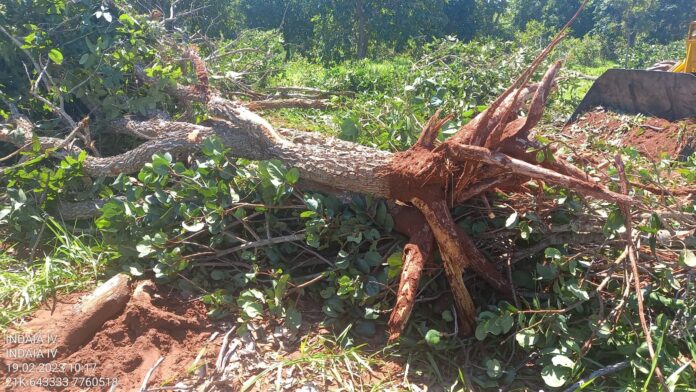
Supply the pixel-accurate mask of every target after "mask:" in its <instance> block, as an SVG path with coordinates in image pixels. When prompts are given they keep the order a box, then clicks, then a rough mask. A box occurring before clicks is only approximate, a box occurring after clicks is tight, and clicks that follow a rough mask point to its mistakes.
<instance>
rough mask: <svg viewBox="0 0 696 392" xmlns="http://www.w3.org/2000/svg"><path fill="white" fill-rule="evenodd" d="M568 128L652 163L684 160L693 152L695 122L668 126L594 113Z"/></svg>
mask: <svg viewBox="0 0 696 392" xmlns="http://www.w3.org/2000/svg"><path fill="white" fill-rule="evenodd" d="M636 119H639V121H635V120H636ZM572 128H575V129H578V130H581V131H583V132H582V133H594V134H595V135H596V136H598V137H600V138H601V139H603V140H605V141H606V142H608V143H611V144H614V145H620V146H631V147H634V148H635V149H637V150H638V151H639V152H640V153H641V154H643V155H645V156H647V157H648V158H650V159H652V160H659V159H660V156H661V155H662V154H668V155H669V156H671V157H673V158H679V157H687V156H689V155H690V154H693V153H694V151H695V150H696V119H685V120H682V121H677V122H670V121H668V120H665V119H661V118H656V117H642V118H640V117H634V116H630V117H629V116H620V115H617V114H614V113H610V112H604V111H595V112H589V113H586V114H584V115H583V116H582V117H581V118H580V119H579V120H578V121H577V122H575V123H573V124H572V125H571V129H572ZM578 136H581V135H578Z"/></svg>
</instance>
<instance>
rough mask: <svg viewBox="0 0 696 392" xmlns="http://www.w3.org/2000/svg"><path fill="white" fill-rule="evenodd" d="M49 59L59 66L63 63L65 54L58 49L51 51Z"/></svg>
mask: <svg viewBox="0 0 696 392" xmlns="http://www.w3.org/2000/svg"><path fill="white" fill-rule="evenodd" d="M48 58H50V59H51V60H52V61H53V62H54V63H56V64H58V65H60V64H62V63H63V53H61V52H60V50H58V49H51V50H50V51H49V52H48Z"/></svg>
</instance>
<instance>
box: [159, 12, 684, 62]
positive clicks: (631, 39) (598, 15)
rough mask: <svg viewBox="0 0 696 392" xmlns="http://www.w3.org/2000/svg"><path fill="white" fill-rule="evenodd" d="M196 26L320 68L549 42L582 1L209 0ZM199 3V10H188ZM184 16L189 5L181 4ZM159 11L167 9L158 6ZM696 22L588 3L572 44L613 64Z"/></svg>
mask: <svg viewBox="0 0 696 392" xmlns="http://www.w3.org/2000/svg"><path fill="white" fill-rule="evenodd" d="M186 1H188V2H191V3H192V4H191V5H190V7H189V8H197V7H205V8H204V9H202V10H201V11H202V12H200V13H199V14H198V17H197V20H196V21H195V23H196V24H200V25H199V26H198V27H200V28H201V29H203V30H206V31H207V32H208V34H210V35H224V36H226V37H227V38H229V37H230V35H233V34H236V33H238V32H239V31H241V30H243V29H249V28H253V29H262V30H268V29H279V30H281V31H282V34H283V38H284V43H285V49H286V52H287V53H288V55H291V54H293V53H298V52H299V53H301V54H303V55H309V56H312V57H319V58H321V59H323V60H324V61H339V60H345V59H348V58H363V57H377V56H380V55H381V54H390V53H393V52H394V51H397V52H401V51H404V50H406V49H408V48H409V47H412V46H417V45H419V44H421V43H422V42H423V41H427V40H430V39H433V38H441V37H446V36H456V37H457V38H459V39H461V40H465V41H467V40H471V39H475V38H482V37H495V38H509V39H512V38H514V37H515V36H517V35H518V34H519V32H520V31H524V30H527V28H528V27H529V26H530V23H531V26H532V27H534V28H537V29H539V28H540V27H541V30H542V31H543V32H545V34H547V35H550V34H551V33H552V32H553V31H554V30H555V29H557V28H560V27H561V26H562V25H563V24H564V23H565V22H566V21H567V20H568V19H570V17H571V16H572V15H573V14H574V13H575V11H576V10H577V8H578V6H579V5H580V3H581V1H580V0H410V1H403V0H232V1H228V0H224V1H221V0H214V1H206V2H203V3H201V2H200V0H186ZM196 2H198V4H193V3H196ZM178 7H179V8H181V9H185V8H187V7H186V6H184V5H183V4H182V5H179V6H178ZM162 10H163V11H165V13H166V10H167V6H166V5H165V4H162ZM692 19H696V2H694V1H693V0H591V1H590V2H589V4H588V7H587V10H586V11H585V12H584V13H583V14H582V16H581V17H580V18H579V19H578V21H576V22H575V24H574V25H573V32H572V34H573V35H574V36H576V37H583V36H586V35H588V34H589V35H593V36H597V37H600V38H601V44H602V51H603V54H604V55H605V56H606V57H607V58H610V59H611V57H612V56H613V55H614V56H615V55H616V53H617V49H619V48H631V47H633V46H634V45H635V44H636V43H637V42H639V41H640V42H648V43H659V44H664V43H668V42H672V41H675V40H679V39H682V38H684V36H685V34H686V28H687V25H688V23H689V22H690V21H691V20H692Z"/></svg>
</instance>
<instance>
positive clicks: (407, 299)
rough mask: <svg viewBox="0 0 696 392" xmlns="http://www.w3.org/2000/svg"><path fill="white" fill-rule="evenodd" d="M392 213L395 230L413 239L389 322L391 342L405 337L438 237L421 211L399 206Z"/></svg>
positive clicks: (404, 256)
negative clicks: (427, 264)
mask: <svg viewBox="0 0 696 392" xmlns="http://www.w3.org/2000/svg"><path fill="white" fill-rule="evenodd" d="M391 213H392V215H394V220H395V223H396V227H395V229H396V230H397V231H399V232H401V233H403V234H406V235H408V237H409V240H408V244H406V246H405V247H404V252H403V267H402V270H401V280H400V281H399V290H398V291H397V296H396V304H395V305H394V310H392V313H391V316H390V317H389V322H388V325H389V340H395V339H397V338H398V337H399V336H401V333H402V332H403V330H404V328H406V323H407V321H408V319H409V317H410V316H411V311H413V305H414V304H415V302H416V294H417V293H418V283H419V281H420V277H421V274H422V272H423V267H424V266H425V263H426V262H427V261H428V260H429V259H430V258H432V250H433V243H434V242H435V237H434V236H433V232H432V230H430V226H428V224H427V222H426V221H425V218H424V217H423V215H422V214H421V213H419V212H418V210H416V209H414V208H408V207H397V208H395V209H393V210H392V211H391Z"/></svg>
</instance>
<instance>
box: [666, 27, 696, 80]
mask: <svg viewBox="0 0 696 392" xmlns="http://www.w3.org/2000/svg"><path fill="white" fill-rule="evenodd" d="M670 72H689V73H694V72H696V22H691V25H690V26H689V35H688V36H687V37H686V58H685V59H684V60H682V61H680V62H679V63H677V65H675V66H674V68H672V69H671V70H670Z"/></svg>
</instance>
